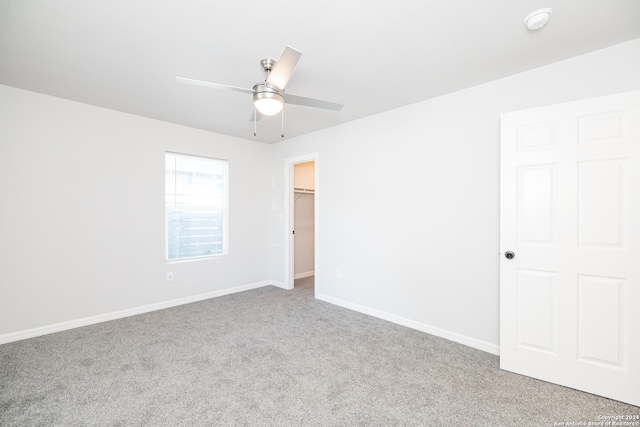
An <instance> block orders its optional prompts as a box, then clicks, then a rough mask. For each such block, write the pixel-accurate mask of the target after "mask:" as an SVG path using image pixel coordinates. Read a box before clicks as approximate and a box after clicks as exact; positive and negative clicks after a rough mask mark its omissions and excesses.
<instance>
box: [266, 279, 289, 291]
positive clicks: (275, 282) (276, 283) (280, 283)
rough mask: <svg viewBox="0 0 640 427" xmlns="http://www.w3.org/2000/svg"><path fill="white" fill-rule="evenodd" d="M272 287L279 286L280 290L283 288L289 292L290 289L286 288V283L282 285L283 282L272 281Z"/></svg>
mask: <svg viewBox="0 0 640 427" xmlns="http://www.w3.org/2000/svg"><path fill="white" fill-rule="evenodd" d="M270 285H273V286H277V287H278V288H282V289H286V290H289V288H286V287H285V286H284V283H282V282H278V281H277V280H272V281H271V283H270Z"/></svg>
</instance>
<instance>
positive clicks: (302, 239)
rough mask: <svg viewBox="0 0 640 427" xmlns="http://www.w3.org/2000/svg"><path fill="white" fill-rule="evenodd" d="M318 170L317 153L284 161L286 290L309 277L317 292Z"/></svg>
mask: <svg viewBox="0 0 640 427" xmlns="http://www.w3.org/2000/svg"><path fill="white" fill-rule="evenodd" d="M318 172H319V170H318V159H317V153H312V154H308V155H304V156H299V157H296V158H291V159H286V160H285V218H284V219H285V221H284V222H285V233H286V236H285V245H284V246H285V247H284V249H285V250H284V252H285V253H284V255H285V275H284V288H285V289H293V288H294V284H295V280H296V279H305V278H309V280H313V282H314V292H315V291H317V284H318V275H317V271H318V238H317V230H318V199H319V197H318V195H319V192H318V189H319V185H318V184H319V183H318V177H319V173H318Z"/></svg>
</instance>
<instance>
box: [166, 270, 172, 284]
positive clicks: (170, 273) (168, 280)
mask: <svg viewBox="0 0 640 427" xmlns="http://www.w3.org/2000/svg"><path fill="white" fill-rule="evenodd" d="M167 282H173V271H167Z"/></svg>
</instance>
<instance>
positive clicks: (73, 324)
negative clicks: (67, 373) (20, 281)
mask: <svg viewBox="0 0 640 427" xmlns="http://www.w3.org/2000/svg"><path fill="white" fill-rule="evenodd" d="M269 285H274V286H278V283H277V282H274V281H272V280H265V281H264V282H257V283H251V284H248V285H242V286H236V287H233V288H227V289H221V290H219V291H213V292H207V293H204V294H199V295H193V296H189V297H185V298H178V299H174V300H170V301H163V302H159V303H156V304H149V305H144V306H141V307H134V308H129V309H126V310H121V311H114V312H111V313H105V314H99V315H97V316H90V317H85V318H82V319H77V320H70V321H68V322H62V323H56V324H53V325H47V326H41V327H38V328H33V329H27V330H24V331H18V332H11V333H9V334H4V335H0V344H6V343H10V342H14V341H20V340H24V339H27V338H33V337H39V336H41V335H47V334H53V333H55V332H62V331H66V330H68V329H74V328H80V327H82V326H89V325H94V324H96V323H102V322H108V321H110V320H116V319H122V318H123V317H129V316H135V315H137V314H143V313H149V312H151V311H156V310H162V309H165V308H170V307H176V306H179V305H184V304H190V303H192V302H198V301H203V300H206V299H210V298H216V297H221V296H224V295H229V294H235V293H237V292H243V291H248V290H250V289H257V288H261V287H264V286H269ZM280 287H282V286H280Z"/></svg>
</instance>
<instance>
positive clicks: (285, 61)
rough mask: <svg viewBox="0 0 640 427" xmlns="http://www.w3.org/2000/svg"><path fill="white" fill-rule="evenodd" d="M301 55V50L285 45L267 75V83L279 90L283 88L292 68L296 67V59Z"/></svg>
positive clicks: (291, 72)
mask: <svg viewBox="0 0 640 427" xmlns="http://www.w3.org/2000/svg"><path fill="white" fill-rule="evenodd" d="M301 56H302V52H300V51H298V50H296V49H294V48H292V47H291V46H287V47H286V48H285V49H284V52H282V55H280V59H278V61H277V62H276V65H274V66H273V69H272V70H271V72H270V73H269V77H267V83H269V84H271V85H273V86H275V87H277V88H278V89H280V90H284V87H285V86H286V85H287V83H288V82H289V79H290V78H291V76H292V75H293V69H294V68H295V67H296V64H297V63H298V60H300V57H301Z"/></svg>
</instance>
